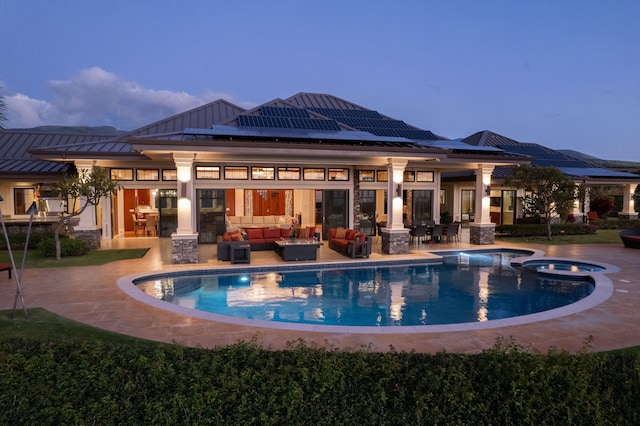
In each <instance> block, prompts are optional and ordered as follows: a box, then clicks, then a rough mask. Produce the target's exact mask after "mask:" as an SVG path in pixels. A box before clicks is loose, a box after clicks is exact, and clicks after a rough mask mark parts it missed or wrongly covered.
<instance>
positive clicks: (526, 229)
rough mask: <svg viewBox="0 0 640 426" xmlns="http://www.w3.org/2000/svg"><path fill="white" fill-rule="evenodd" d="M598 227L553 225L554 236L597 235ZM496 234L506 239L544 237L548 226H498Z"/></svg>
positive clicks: (552, 232)
mask: <svg viewBox="0 0 640 426" xmlns="http://www.w3.org/2000/svg"><path fill="white" fill-rule="evenodd" d="M596 230H597V227H596V226H595V225H592V224H588V225H585V224H581V223H561V224H552V225H551V234H552V235H585V234H595V233H596ZM496 233H497V234H498V235H501V236H505V237H538V236H541V237H544V236H546V235H547V225H545V224H531V225H496Z"/></svg>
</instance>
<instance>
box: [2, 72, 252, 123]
mask: <svg viewBox="0 0 640 426" xmlns="http://www.w3.org/2000/svg"><path fill="white" fill-rule="evenodd" d="M48 86H49V89H50V90H51V92H52V94H53V96H52V99H51V101H46V100H39V99H33V98H30V97H29V96H27V95H25V94H22V93H17V94H13V95H5V102H6V104H7V110H6V114H5V115H6V116H7V122H6V123H5V128H24V127H34V126H41V125H65V126H104V125H108V126H114V127H116V128H118V129H121V130H133V129H135V128H138V127H140V126H143V125H146V124H149V123H152V122H154V121H157V120H161V119H163V118H166V117H169V116H171V115H174V114H177V113H180V112H183V111H187V110H189V109H192V108H196V107H198V106H200V105H203V104H205V103H207V102H211V101H213V100H216V99H225V100H228V101H229V102H232V103H234V104H236V105H239V106H241V107H244V108H252V107H254V106H256V104H254V103H250V102H239V101H236V100H234V99H233V97H232V96H231V95H228V94H224V93H216V92H206V93H204V94H202V95H198V96H195V95H191V94H189V93H186V92H172V91H169V90H154V89H147V88H144V87H141V86H140V85H139V84H138V83H135V82H131V81H124V80H121V79H120V78H119V77H118V76H117V75H116V74H114V73H111V72H108V71H105V70H103V69H102V68H99V67H93V68H88V69H84V70H82V71H80V72H79V73H78V74H77V75H76V76H74V77H73V78H72V79H71V80H51V81H49V84H48Z"/></svg>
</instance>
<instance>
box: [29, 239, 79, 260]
mask: <svg viewBox="0 0 640 426" xmlns="http://www.w3.org/2000/svg"><path fill="white" fill-rule="evenodd" d="M38 249H39V250H40V251H41V252H42V256H43V257H56V241H55V239H53V238H50V239H47V240H43V241H41V242H40V244H39V245H38ZM88 252H89V249H88V248H87V244H86V243H85V242H84V241H82V240H76V239H71V238H60V254H61V256H62V257H69V256H82V255H83V254H86V253H88Z"/></svg>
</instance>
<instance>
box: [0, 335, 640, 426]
mask: <svg viewBox="0 0 640 426" xmlns="http://www.w3.org/2000/svg"><path fill="white" fill-rule="evenodd" d="M0 359H1V360H2V361H3V362H2V363H0V383H2V384H3V385H4V388H3V392H2V393H0V424H243V425H244V424H269V425H270V424H273V425H280V424H286V425H297V424H314V425H335V424H379V425H387V424H388V425H399V424H411V425H414V424H473V425H485V424H486V425H489V424H522V425H538V424H540V425H542V424H583V425H601V424H640V410H638V408H637V407H638V400H640V380H638V371H639V368H640V356H639V355H638V354H637V353H620V352H618V353H602V354H600V353H597V354H592V353H586V351H581V352H579V353H577V354H569V353H567V352H562V351H558V350H552V351H551V352H550V353H549V354H548V355H543V354H541V353H538V352H536V351H533V350H530V349H528V348H526V347H522V346H518V345H514V344H512V343H511V344H510V343H509V341H506V343H505V342H498V343H497V344H496V345H495V347H494V348H492V349H490V350H485V351H483V352H481V353H479V354H475V355H460V354H450V353H444V352H441V353H438V354H435V355H428V354H421V353H413V352H411V353H408V352H395V351H389V352H386V353H378V352H369V351H366V350H360V351H353V352H343V351H337V350H336V351H332V350H325V349H314V348H307V347H304V346H303V345H302V344H301V345H293V346H291V347H290V348H289V349H288V350H282V351H268V350H265V349H261V348H258V347H255V346H253V345H250V344H236V345H234V346H229V347H224V348H219V349H215V350H206V349H202V348H185V347H181V346H178V345H157V346H144V347H136V346H127V345H116V344H106V343H94V344H91V343H81V342H77V343H74V342H59V341H53V340H52V341H49V342H44V341H43V342H40V341H34V340H26V339H20V340H18V339H0Z"/></svg>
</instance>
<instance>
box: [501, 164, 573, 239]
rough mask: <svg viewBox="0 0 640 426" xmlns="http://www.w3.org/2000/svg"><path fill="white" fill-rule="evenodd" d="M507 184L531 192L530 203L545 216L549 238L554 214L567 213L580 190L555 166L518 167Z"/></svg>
mask: <svg viewBox="0 0 640 426" xmlns="http://www.w3.org/2000/svg"><path fill="white" fill-rule="evenodd" d="M505 185H506V186H511V187H513V188H520V189H524V190H525V191H528V192H530V195H529V197H530V200H529V201H530V205H531V206H534V207H535V209H536V210H537V212H538V214H539V215H540V216H543V217H544V220H545V223H546V225H547V239H548V240H551V218H552V216H553V215H555V214H558V215H566V213H568V212H569V211H570V209H571V206H572V205H573V203H574V201H575V200H576V198H577V197H578V192H579V191H576V186H575V184H574V182H573V181H572V180H571V179H570V178H568V177H567V176H565V175H563V174H562V172H561V171H560V170H558V169H557V168H555V167H534V166H520V167H516V168H514V169H513V172H512V174H511V176H510V177H509V178H508V179H506V180H505Z"/></svg>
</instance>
